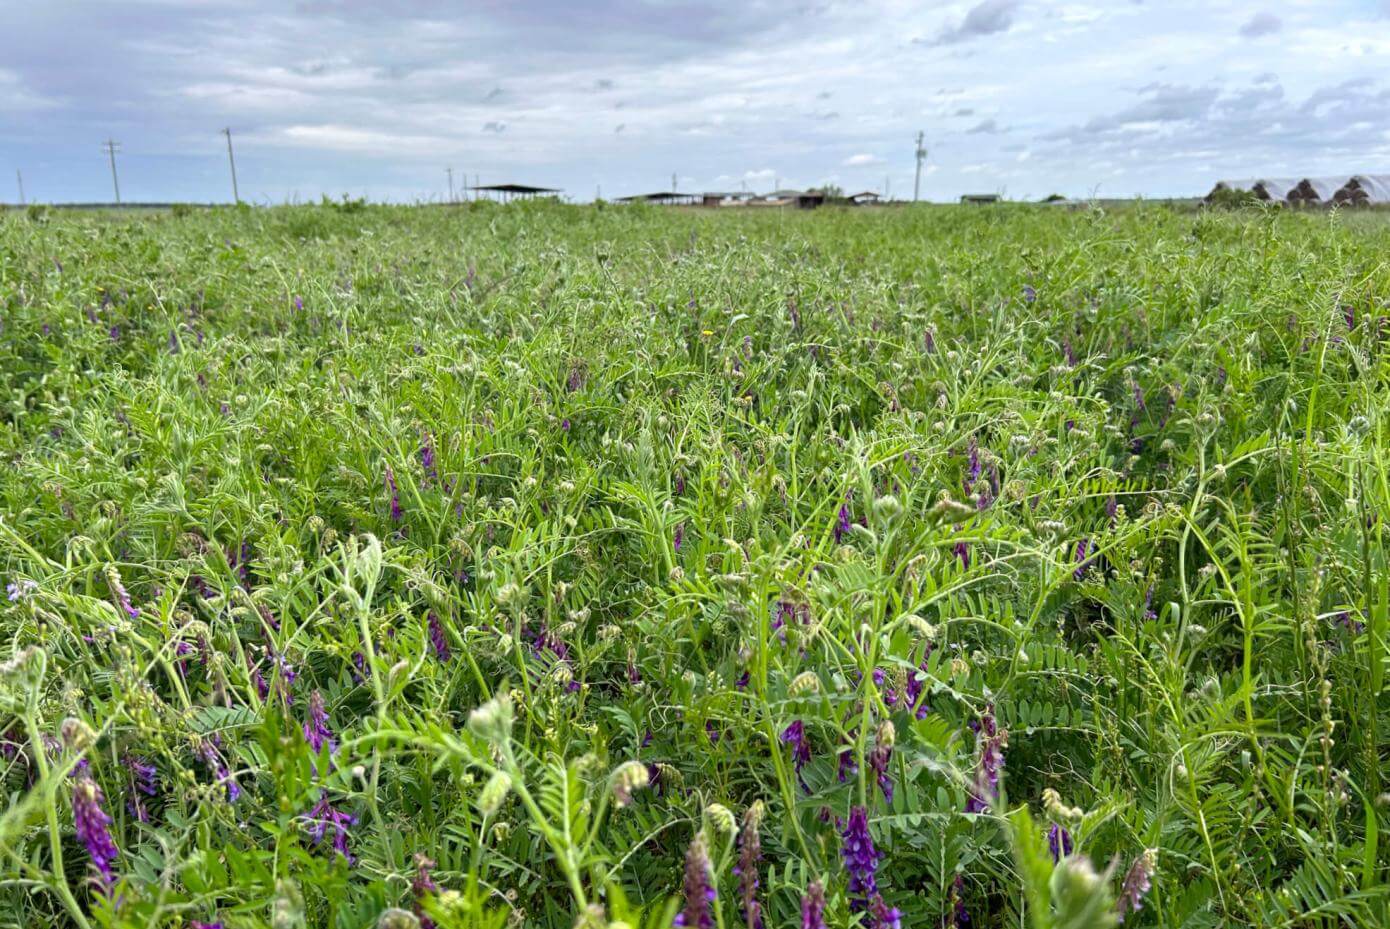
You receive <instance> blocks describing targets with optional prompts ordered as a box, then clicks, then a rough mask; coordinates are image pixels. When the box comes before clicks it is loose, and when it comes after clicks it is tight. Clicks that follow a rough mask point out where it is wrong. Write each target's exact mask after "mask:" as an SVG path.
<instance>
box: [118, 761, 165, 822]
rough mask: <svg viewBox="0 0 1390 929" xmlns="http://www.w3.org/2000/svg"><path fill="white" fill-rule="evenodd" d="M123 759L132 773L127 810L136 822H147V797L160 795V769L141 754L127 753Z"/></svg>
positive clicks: (148, 815) (127, 797)
mask: <svg viewBox="0 0 1390 929" xmlns="http://www.w3.org/2000/svg"><path fill="white" fill-rule="evenodd" d="M122 760H123V761H124V762H125V767H126V771H127V772H129V774H130V786H129V788H128V790H127V792H126V802H125V806H126V811H127V812H128V813H130V817H131V819H134V820H135V821H136V822H140V823H147V822H149V821H150V810H149V807H147V806H146V805H145V797H157V796H159V770H158V769H157V768H155V766H154V765H153V764H151V763H150V762H149V761H147V760H146V759H144V758H141V757H140V756H139V755H126V756H125V757H124V758H123V759H122ZM142 794H143V795H144V796H141V795H142Z"/></svg>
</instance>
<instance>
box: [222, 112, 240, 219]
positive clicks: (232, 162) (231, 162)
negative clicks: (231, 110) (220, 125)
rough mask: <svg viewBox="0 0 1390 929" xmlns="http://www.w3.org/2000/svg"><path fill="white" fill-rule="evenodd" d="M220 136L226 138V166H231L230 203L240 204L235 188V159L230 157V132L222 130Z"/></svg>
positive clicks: (238, 194) (229, 130)
mask: <svg viewBox="0 0 1390 929" xmlns="http://www.w3.org/2000/svg"><path fill="white" fill-rule="evenodd" d="M222 134H223V135H224V136H226V137H227V164H229V165H231V166H232V202H233V203H241V194H240V193H239V192H238V191H237V188H236V159H235V158H234V157H232V130H231V129H223V130H222Z"/></svg>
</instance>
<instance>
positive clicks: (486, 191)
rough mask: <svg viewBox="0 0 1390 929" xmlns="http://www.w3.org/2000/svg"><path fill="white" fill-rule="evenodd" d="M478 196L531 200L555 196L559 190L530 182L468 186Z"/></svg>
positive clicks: (504, 199) (504, 200)
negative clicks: (533, 184) (536, 185)
mask: <svg viewBox="0 0 1390 929" xmlns="http://www.w3.org/2000/svg"><path fill="white" fill-rule="evenodd" d="M468 189H469V190H471V191H473V192H474V193H476V194H478V195H479V196H483V195H486V196H490V197H494V198H496V199H498V200H501V201H503V202H508V201H511V200H516V199H521V200H532V199H534V198H536V197H555V196H558V195H559V194H560V193H561V191H560V189H559V188H558V187H533V186H531V185H530V184H479V185H477V186H475V187H470V188H468Z"/></svg>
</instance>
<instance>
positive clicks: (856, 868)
mask: <svg viewBox="0 0 1390 929" xmlns="http://www.w3.org/2000/svg"><path fill="white" fill-rule="evenodd" d="M840 838H841V839H842V841H843V844H842V845H841V847H840V856H841V857H842V858H843V859H844V862H845V872H846V873H847V874H848V875H849V888H848V889H849V908H850V912H853V913H867V914H868V918H867V919H866V920H865V921H864V925H865V926H869V927H872V929H898V927H899V924H900V922H901V916H902V914H901V913H899V912H898V910H897V908H896V907H889V906H888V905H887V904H886V903H884V902H883V896H882V895H881V894H880V893H879V892H878V880H877V877H876V872H877V871H878V860H879V854H878V850H877V849H876V848H874V840H873V836H871V835H869V813H868V811H867V810H865V809H864V807H862V806H856V807H853V808H852V809H851V810H850V811H849V822H848V823H847V824H846V825H845V831H844V832H843V833H842V834H841V836H840Z"/></svg>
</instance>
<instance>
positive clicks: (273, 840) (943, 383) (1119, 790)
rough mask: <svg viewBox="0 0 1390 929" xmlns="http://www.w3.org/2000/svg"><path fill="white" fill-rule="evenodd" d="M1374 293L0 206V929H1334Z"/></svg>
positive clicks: (1349, 863)
mask: <svg viewBox="0 0 1390 929" xmlns="http://www.w3.org/2000/svg"><path fill="white" fill-rule="evenodd" d="M1387 260H1390V221H1388V220H1387V217H1385V216H1384V215H1379V214H1359V215H1353V214H1333V213H1321V212H1319V213H1308V214H1302V213H1296V212H1292V211H1285V212H1282V213H1274V212H1269V213H1265V212H1212V213H1198V212H1192V211H1178V210H1173V209H1169V208H1164V207H1159V206H1148V207H1145V206H1136V207H1133V208H1127V209H1120V210H1110V211H1102V210H1098V209H1097V210H1079V211H1062V210H1056V209H1043V208H1027V207H1017V208H1015V207H1007V206H1005V207H999V208H980V209H969V208H956V207H949V208H943V207H922V208H901V209H883V210H843V209H826V210H820V211H815V212H798V211H746V212H745V211H695V210H690V211H686V210H666V211H663V210H660V209H647V208H612V207H608V208H603V207H573V206H561V205H555V204H543V203H542V204H531V205H520V206H512V207H506V208H501V207H496V206H491V205H488V204H475V205H472V206H469V207H460V208H457V209H443V208H433V209H427V208H417V209H408V208H387V207H360V206H357V205H354V204H340V205H323V206H313V207H284V208H273V209H254V210H253V209H240V210H233V209H221V210H213V211H191V212H190V211H187V210H177V211H175V212H173V213H165V214H156V215H140V216H133V215H121V214H90V215H82V216H71V215H58V214H56V213H48V214H44V213H43V212H42V211H40V210H33V211H29V212H21V211H11V212H10V213H8V214H3V215H0V402H2V403H3V407H0V456H3V458H2V459H0V465H2V467H0V583H4V584H5V585H8V587H7V590H8V593H7V596H5V597H3V598H0V631H3V637H4V639H5V641H6V644H4V645H0V660H6V664H5V665H4V667H3V669H0V733H2V734H3V735H2V736H0V779H2V783H3V787H4V791H5V795H6V797H7V800H8V803H7V809H6V810H5V812H4V813H3V816H0V852H3V855H0V926H4V927H10V926H14V927H19V926H24V927H32V926H80V927H83V929H88V927H99V926H120V927H137V926H138V927H143V926H157V927H177V926H183V927H199V926H205V925H217V924H219V923H220V924H221V925H222V926H224V927H226V929H251V927H274V929H291V927H300V926H308V927H341V929H358V927H370V926H375V925H378V924H380V925H382V926H384V927H400V929H408V927H413V926H416V925H417V924H420V925H424V926H426V927H428V926H429V925H431V924H433V925H434V926H436V927H440V929H453V927H468V929H474V927H476V929H482V927H503V926H512V927H516V926H523V925H524V926H539V927H555V929H570V927H574V926H578V927H589V929H598V927H604V926H610V925H611V926H614V927H617V926H619V925H620V924H626V925H627V926H629V927H631V929H665V927H666V926H669V925H671V923H672V920H673V918H674V917H676V915H677V913H679V914H680V922H681V923H682V924H684V925H686V926H687V927H691V929H693V927H696V926H705V925H717V926H719V927H721V929H735V927H740V926H744V927H747V926H756V925H758V924H759V923H760V924H761V925H763V926H765V927H766V929H781V927H797V926H804V927H815V926H820V925H829V926H839V927H845V926H851V925H856V924H858V925H863V926H865V927H882V926H888V925H892V924H894V923H895V922H900V924H901V926H903V927H924V929H925V927H931V929H936V927H942V926H957V927H964V926H970V927H973V929H985V927H1020V926H1029V927H1031V929H1046V927H1056V929H1062V927H1066V929H1082V927H1104V926H1110V925H1113V924H1114V923H1115V921H1116V920H1117V919H1118V918H1120V917H1121V916H1123V919H1124V925H1125V926H1126V927H1129V926H1161V927H1171V929H1178V927H1192V929H1196V927H1207V926H1211V927H1215V926H1245V925H1250V926H1260V927H1290V929H1305V927H1353V926H1355V927H1369V926H1386V925H1390V867H1388V866H1390V853H1387V846H1390V836H1387V835H1385V831H1386V827H1387V826H1388V825H1390V794H1388V793H1387V790H1390V787H1387V784H1386V783H1385V782H1386V781H1387V780H1390V778H1387V777H1386V775H1385V774H1384V773H1383V769H1384V767H1385V765H1386V763H1387V755H1390V745H1388V743H1390V739H1387V735H1386V733H1387V732H1390V695H1387V690H1386V684H1385V676H1386V668H1387V663H1388V662H1387V658H1386V637H1387V627H1390V566H1387V563H1386V562H1387V549H1386V527H1385V517H1386V514H1387V512H1390V453H1388V452H1387V437H1388V436H1390V419H1388V418H1387V417H1390V391H1388V390H1387V388H1388V387H1390V364H1387V350H1390V269H1387V264H1386V263H1387ZM1050 843H1051V846H1052V847H1050ZM1053 848H1055V853H1054V850H1053ZM1068 850H1070V854H1066V853H1067V851H1068ZM707 887H708V888H709V889H710V890H712V891H713V902H711V900H710V896H709V894H708V893H707V892H706V888H707ZM822 896H823V899H824V909H823V911H820V910H819V901H820V899H821V897H822ZM1136 907H1137V909H1136ZM391 908H395V909H391ZM894 910H897V911H899V913H900V918H899V915H898V914H895V913H894V912H893V911H894ZM378 920H380V923H378Z"/></svg>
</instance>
